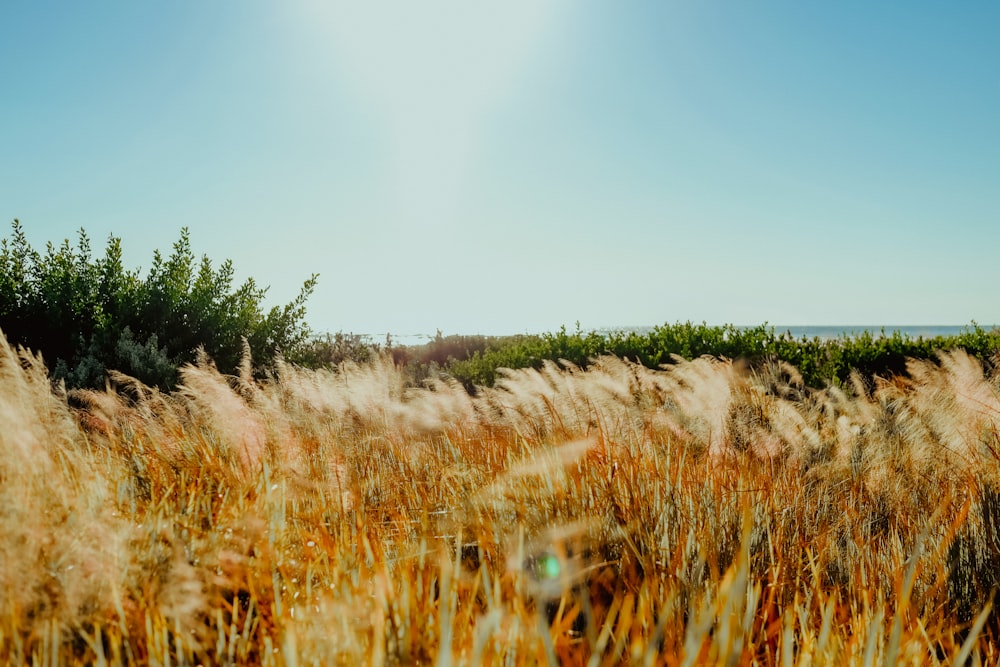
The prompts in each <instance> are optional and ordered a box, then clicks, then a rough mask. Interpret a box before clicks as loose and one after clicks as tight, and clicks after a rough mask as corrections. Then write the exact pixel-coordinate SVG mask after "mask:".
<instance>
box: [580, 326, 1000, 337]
mask: <svg viewBox="0 0 1000 667" xmlns="http://www.w3.org/2000/svg"><path fill="white" fill-rule="evenodd" d="M768 326H769V327H771V326H773V328H774V332H775V333H776V334H779V335H780V334H783V333H785V332H786V331H787V332H788V333H790V334H791V335H792V338H796V339H801V338H803V337H805V338H808V339H810V340H811V339H813V338H819V339H820V340H829V339H831V338H840V337H842V336H847V337H849V338H854V337H857V336H860V335H862V334H864V333H866V332H867V333H870V334H871V335H873V336H876V337H877V336H879V335H881V334H882V333H885V335H886V336H892V335H893V334H894V333H895V332H897V331H898V332H899V333H900V334H902V335H903V336H909V337H910V338H921V337H923V338H937V337H938V336H957V335H958V334H961V333H964V332H966V331H970V330H971V329H972V327H971V326H970V325H948V324H929V325H921V326H894V325H885V326H882V325H876V326H864V325H825V326H801V325H792V326H788V325H781V326H779V325H768ZM979 326H980V328H982V329H984V330H985V331H990V330H992V329H995V328H996V325H982V324H981V325H979ZM741 328H747V329H749V328H752V327H741ZM653 329H654V327H651V326H644V327H621V328H617V329H616V328H614V327H611V328H607V329H599V330H598V331H599V332H600V333H610V332H612V331H634V332H636V333H648V332H650V331H652V330H653Z"/></svg>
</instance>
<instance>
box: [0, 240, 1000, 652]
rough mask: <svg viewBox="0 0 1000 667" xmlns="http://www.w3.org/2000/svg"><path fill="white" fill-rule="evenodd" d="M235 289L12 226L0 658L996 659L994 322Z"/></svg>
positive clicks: (5, 323)
mask: <svg viewBox="0 0 1000 667" xmlns="http://www.w3.org/2000/svg"><path fill="white" fill-rule="evenodd" d="M233 274H234V271H233V267H232V264H231V263H230V262H225V263H223V264H222V265H221V266H220V267H219V268H218V269H215V268H213V265H212V263H211V262H210V261H209V260H208V259H207V258H206V257H203V258H202V259H201V262H200V263H197V262H195V258H194V255H193V253H192V252H191V249H190V243H189V239H188V234H187V232H186V231H184V232H182V235H181V239H180V240H179V241H178V242H177V243H176V244H175V245H174V247H173V252H172V253H171V254H170V255H169V256H168V257H166V258H164V257H162V256H161V255H160V254H159V253H157V254H156V255H155V256H154V258H153V263H152V266H151V268H150V270H149V272H148V274H147V275H146V276H145V277H143V276H140V275H139V274H138V273H137V272H135V271H129V270H126V269H125V268H124V267H123V266H122V261H121V247H120V242H119V241H118V240H117V239H115V238H111V239H110V240H109V243H108V247H107V249H106V251H105V253H104V256H103V257H101V258H98V259H96V260H95V259H93V258H92V257H91V254H90V246H89V240H88V238H87V236H86V234H85V233H83V232H81V233H80V236H79V240H78V243H77V244H76V245H75V246H74V245H72V244H70V243H69V242H66V243H64V244H63V245H62V246H59V247H53V246H51V245H50V246H48V247H47V249H46V252H45V253H38V252H36V251H35V250H33V249H32V248H31V247H30V245H29V244H28V243H27V240H26V238H25V236H24V233H23V230H22V229H21V227H20V225H18V224H17V223H16V221H15V225H14V230H13V234H12V237H11V238H10V239H8V240H5V241H4V242H3V243H2V245H0V329H3V331H4V332H6V333H7V334H8V335H9V336H10V341H11V342H12V343H16V344H17V345H18V346H24V347H29V348H32V349H35V350H40V351H42V353H43V354H44V357H45V359H46V360H47V361H48V362H49V363H50V364H52V367H51V369H49V368H46V366H45V364H44V363H43V361H42V360H41V358H39V357H38V356H36V355H35V354H33V353H32V352H30V351H28V350H26V349H23V348H22V349H15V346H14V345H9V344H8V343H7V340H6V339H4V337H3V335H2V334H0V564H2V566H0V590H2V591H4V595H3V596H2V598H0V663H3V664H8V663H9V664H108V665H118V664H163V665H165V664H248V665H299V664H317V665H319V664H322V665H326V664H430V663H432V662H436V663H437V664H471V665H478V664H550V665H553V664H587V665H614V664H667V665H695V664H726V665H756V664H759V665H777V664H845V665H875V664H884V665H891V664H952V665H962V664H968V662H969V661H970V660H972V661H973V664H982V663H985V664H996V663H997V661H998V660H1000V652H998V648H997V647H998V646H1000V614H997V613H996V612H995V611H994V597H995V594H996V591H997V590H998V588H1000V548H998V544H1000V539H998V535H1000V372H998V370H997V362H998V361H1000V353H998V336H997V334H996V333H995V332H987V331H984V330H982V329H980V328H979V327H977V326H973V327H971V328H970V329H969V330H967V331H966V332H965V333H963V334H961V335H959V336H955V337H951V338H936V339H931V340H924V339H916V340H912V339H909V338H906V337H904V336H900V335H898V334H893V335H889V336H861V337H858V338H856V339H848V338H841V339H837V340H834V341H821V340H818V339H814V340H795V339H793V338H792V337H791V336H789V335H787V334H779V333H775V332H774V331H773V330H772V329H770V328H768V327H763V326H762V327H754V328H749V329H743V328H738V327H733V326H723V327H710V326H707V325H695V324H691V323H680V324H674V325H663V326H661V327H656V328H654V329H653V330H651V331H650V332H648V333H643V334H640V333H635V332H619V333H612V334H609V335H602V334H598V333H584V332H581V331H579V330H577V331H576V332H574V333H570V332H567V331H566V330H565V329H563V330H560V331H559V332H555V333H548V334H540V335H524V336H514V337H503V338H491V337H482V336H444V335H441V334H440V333H439V334H438V336H437V337H435V338H434V339H433V340H431V341H430V342H429V343H428V344H426V345H423V346H414V347H405V348H404V347H400V346H396V345H393V344H392V342H391V340H387V341H386V343H385V344H384V345H382V344H374V343H372V342H371V341H370V340H368V339H366V338H364V337H362V336H356V335H351V334H343V333H339V334H336V335H332V334H331V335H326V336H322V337H316V336H311V335H310V333H309V330H308V328H307V327H306V325H305V323H304V316H305V310H304V303H305V300H306V298H307V296H308V295H309V293H310V292H311V290H312V288H313V286H314V284H315V276H314V277H313V278H311V279H310V280H308V281H306V284H305V286H304V287H303V290H302V293H301V294H300V296H299V298H297V299H296V300H294V301H293V302H292V303H290V304H288V305H287V306H285V307H283V308H274V309H272V310H270V311H269V312H267V313H266V314H265V313H264V311H263V309H262V306H261V303H262V299H263V297H264V290H262V289H259V288H258V287H257V286H256V285H255V284H254V282H253V281H252V280H250V281H247V282H246V283H245V284H244V285H242V286H241V287H239V288H236V289H233V287H232V280H233ZM244 340H245V341H246V344H244ZM199 349H201V350H204V351H205V353H206V354H204V355H202V354H199V353H198V350H199ZM278 352H280V353H282V354H283V355H284V358H285V359H287V360H288V361H287V362H286V361H285V360H283V359H282V358H280V357H276V356H275V354H276V353H278ZM210 358H211V359H214V360H215V362H214V363H213V362H212V361H211V360H210ZM557 359H558V360H563V361H559V362H558V363H557V362H555V361H553V360H557ZM251 360H253V363H255V364H257V366H256V368H254V367H253V366H252V363H251ZM292 362H294V363H292ZM307 366H309V367H312V368H307ZM115 369H117V370H120V371H123V372H124V373H126V374H127V375H128V376H131V377H126V376H123V375H115V378H116V381H115V382H114V383H111V384H110V385H108V384H106V383H105V382H104V381H103V380H104V378H105V376H106V375H107V374H108V373H110V372H111V371H112V370H115ZM503 369H506V370H503ZM851 369H856V370H854V371H852V370H851ZM255 371H256V372H255ZM53 376H54V377H55V379H57V380H62V382H53V381H52V380H53ZM135 378H138V379H135ZM154 386H156V387H159V388H160V389H161V391H155V390H153V388H152V387H154ZM67 387H68V389H67ZM73 387H77V388H73ZM81 387H90V388H81ZM470 389H471V390H472V391H470Z"/></svg>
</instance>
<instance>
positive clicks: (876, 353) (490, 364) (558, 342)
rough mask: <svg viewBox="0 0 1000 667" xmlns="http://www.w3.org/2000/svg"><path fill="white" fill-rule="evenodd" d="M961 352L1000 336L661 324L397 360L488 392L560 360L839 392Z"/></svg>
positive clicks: (990, 351) (464, 339) (470, 341)
mask: <svg viewBox="0 0 1000 667" xmlns="http://www.w3.org/2000/svg"><path fill="white" fill-rule="evenodd" d="M953 349H961V350H964V351H966V352H968V353H969V354H971V355H973V356H974V357H976V358H977V359H979V360H980V361H982V362H984V363H987V364H989V363H990V360H991V359H992V357H993V355H994V354H996V353H997V352H998V351H1000V335H998V333H997V332H996V331H987V330H985V329H983V328H981V327H979V326H978V325H975V324H973V325H971V326H970V327H969V328H967V329H966V331H965V332H963V333H961V334H959V335H956V336H946V337H936V338H922V337H918V338H912V337H910V336H906V335H903V334H901V333H899V332H898V331H894V332H891V333H889V334H885V333H883V334H881V335H872V334H870V333H867V332H866V333H863V334H861V335H859V336H854V337H850V336H841V337H840V338H835V339H827V340H824V339H820V338H811V339H809V338H798V339H797V338H794V337H793V336H792V335H791V334H790V333H788V332H776V331H775V329H774V328H773V327H768V326H767V325H760V326H755V327H736V326H733V325H724V326H709V325H707V324H692V323H691V322H685V323H677V324H664V325H661V326H657V327H654V328H653V329H652V330H650V331H649V332H646V333H639V332H635V331H613V332H610V333H607V334H603V333H597V332H587V333H585V332H582V331H580V329H579V327H578V328H577V330H576V332H575V333H570V332H567V330H566V328H565V327H563V328H562V329H561V330H560V331H558V332H555V333H543V334H538V335H522V336H507V337H482V336H447V337H443V336H441V335H440V334H439V335H438V337H437V338H435V339H434V340H432V341H431V342H429V343H428V344H426V345H424V346H419V347H415V348H413V349H411V350H404V351H402V352H397V358H398V359H400V360H403V361H404V362H406V363H409V364H410V365H411V367H412V368H413V369H414V370H413V373H414V375H418V376H419V375H420V373H421V371H422V370H423V369H424V367H426V366H428V365H433V366H435V367H437V368H440V369H443V370H444V371H445V372H447V374H449V375H451V376H452V377H454V378H456V379H458V380H459V381H461V382H462V383H463V384H465V385H466V386H467V387H469V388H472V387H475V386H477V385H487V386H490V385H492V384H493V383H494V382H495V381H496V379H497V371H498V369H500V368H536V369H538V368H541V367H542V365H543V363H544V362H545V361H557V360H565V361H569V362H570V363H572V364H574V365H577V366H583V367H585V366H587V365H588V363H589V361H590V360H591V359H595V358H598V357H601V356H606V355H613V356H616V357H621V358H625V359H629V360H631V361H635V362H638V363H640V364H642V365H644V366H646V367H647V368H659V367H660V366H661V365H663V364H673V363H676V362H677V361H678V360H679V358H680V359H687V360H691V359H697V358H698V357H701V356H706V355H707V356H712V357H723V358H727V359H732V360H741V361H744V362H747V363H748V364H750V365H751V367H758V366H760V365H761V364H765V363H772V362H775V361H778V360H780V361H785V362H787V363H789V364H791V365H792V366H794V367H795V368H797V369H798V371H799V372H800V373H801V375H802V378H803V380H804V382H805V383H806V384H807V385H808V386H810V387H813V388H822V387H824V386H826V385H827V384H830V383H832V384H836V385H840V386H844V385H845V384H846V383H847V381H848V379H849V378H850V376H851V373H852V371H857V372H859V373H860V374H861V376H862V377H864V378H866V379H868V380H871V379H872V378H874V377H876V376H879V377H883V378H888V377H892V376H894V375H900V374H905V372H906V363H907V360H908V359H934V358H936V355H937V353H938V352H940V351H943V350H953Z"/></svg>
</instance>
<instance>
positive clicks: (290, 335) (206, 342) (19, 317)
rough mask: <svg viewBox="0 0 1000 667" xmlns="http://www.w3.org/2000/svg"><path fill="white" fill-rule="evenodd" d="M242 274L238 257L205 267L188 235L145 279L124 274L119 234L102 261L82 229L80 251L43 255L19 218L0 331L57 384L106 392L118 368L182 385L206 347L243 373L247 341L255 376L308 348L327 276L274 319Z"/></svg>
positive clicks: (1, 273) (3, 248) (165, 384)
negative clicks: (237, 273) (184, 368)
mask: <svg viewBox="0 0 1000 667" xmlns="http://www.w3.org/2000/svg"><path fill="white" fill-rule="evenodd" d="M233 277H234V269H233V264H232V262H231V261H229V260H226V261H225V262H223V263H222V264H221V265H220V266H219V267H218V268H215V267H214V266H213V264H212V261H211V260H210V259H209V258H208V257H207V256H202V257H201V259H200V260H196V258H195V255H194V253H193V252H192V250H191V243H190V237H189V234H188V230H187V229H186V228H185V229H182V230H181V237H180V239H179V240H178V241H177V242H176V243H174V245H173V250H172V252H171V253H170V255H169V256H167V257H164V256H163V255H162V254H161V253H160V252H159V251H156V252H155V253H154V255H153V261H152V265H151V266H150V269H149V272H148V274H147V275H146V276H145V277H142V276H140V275H139V273H138V272H137V271H129V270H127V269H125V268H124V267H123V265H122V249H121V240H120V239H118V238H116V237H114V236H111V237H109V239H108V244H107V247H106V248H105V251H104V255H103V257H100V258H96V259H95V258H93V257H92V256H91V249H90V239H89V238H88V236H87V234H86V232H85V231H84V230H82V229H81V230H80V232H79V235H78V240H77V243H76V245H75V246H74V245H73V244H71V243H70V242H69V240H66V241H64V242H63V243H62V245H60V246H58V247H57V246H54V245H52V244H51V243H49V244H47V246H46V249H45V252H44V253H39V252H38V251H36V250H35V249H34V248H32V247H31V245H30V244H29V243H28V240H27V238H26V236H25V234H24V230H23V228H22V227H21V224H20V222H18V221H17V220H14V223H13V226H12V233H11V236H10V237H9V238H7V239H3V240H2V241H0V329H2V330H3V331H4V333H5V334H6V336H7V338H8V340H9V341H10V342H11V343H14V344H17V345H22V346H24V347H27V348H31V349H33V350H36V351H38V352H41V354H42V355H43V357H44V358H45V360H46V362H47V363H48V364H49V367H50V368H51V369H52V375H53V377H54V379H57V380H64V381H65V382H66V384H67V385H68V386H71V387H100V386H102V385H103V383H104V381H105V378H106V376H107V370H110V369H114V370H119V371H121V372H123V373H126V374H128V375H131V376H133V377H136V378H138V379H140V380H142V381H143V382H145V383H147V384H150V385H155V386H158V387H161V388H164V389H167V388H172V387H173V385H174V384H175V382H176V378H177V374H176V370H177V367H178V366H179V365H181V364H184V363H188V362H191V361H194V360H195V356H196V354H197V351H198V349H203V350H204V351H205V353H207V354H208V356H209V357H211V358H212V359H213V360H214V361H215V363H216V365H217V366H218V368H219V370H220V371H222V372H224V373H233V372H235V371H236V369H237V367H238V365H239V363H240V360H241V358H242V354H243V340H244V339H245V340H246V341H247V344H248V345H249V349H250V352H251V355H252V357H253V359H254V361H255V363H256V364H257V366H256V367H255V371H256V372H257V373H258V374H259V373H264V372H266V371H267V370H269V368H270V366H271V365H272V364H273V360H274V358H275V355H276V354H282V353H283V354H290V355H294V354H295V353H296V352H297V351H298V349H299V348H300V347H301V346H302V345H303V344H304V343H305V342H306V341H307V339H308V337H309V334H310V332H309V328H308V326H307V325H306V324H305V322H304V318H305V302H306V300H307V299H308V297H309V295H310V294H311V293H312V291H313V289H314V288H315V285H316V280H317V276H316V275H313V276H311V277H310V278H309V279H308V280H306V281H305V283H304V284H303V286H302V290H301V292H300V293H299V295H298V296H297V297H296V298H295V299H294V300H292V301H291V302H290V303H288V304H287V305H285V306H283V307H277V306H275V307H273V308H271V309H270V310H269V311H267V312H265V311H264V309H263V306H262V303H263V300H264V297H265V295H266V293H267V289H266V288H260V287H258V286H257V284H256V283H255V282H254V280H253V279H252V278H250V279H248V280H247V281H246V282H244V283H243V284H242V285H240V286H239V287H237V288H235V289H234V288H233Z"/></svg>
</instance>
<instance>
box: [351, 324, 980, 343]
mask: <svg viewBox="0 0 1000 667" xmlns="http://www.w3.org/2000/svg"><path fill="white" fill-rule="evenodd" d="M767 326H768V327H773V328H774V332H775V333H776V334H779V335H780V334H783V333H785V332H786V331H787V332H789V333H791V334H792V338H795V339H801V338H802V337H803V336H804V337H806V338H808V339H810V340H812V339H813V338H819V339H820V340H830V339H832V338H840V337H841V336H848V337H851V338H853V337H856V336H859V335H861V334H863V333H865V332H868V333H870V334H871V335H873V336H876V337H877V336H879V335H880V334H881V333H882V332H885V335H886V336H892V335H893V333H895V332H897V331H898V332H899V333H900V334H902V335H904V336H909V337H910V338H920V337H923V338H936V337H938V336H956V335H958V334H960V333H963V332H965V331H969V330H971V328H972V327H971V326H970V325H967V324H964V325H950V324H930V325H923V326H895V325H885V326H881V325H874V326H864V325H825V326H802V325H792V326H787V325H781V326H779V325H770V324H769V325H767ZM979 326H980V328H981V329H984V330H985V331H991V330H993V329H996V328H998V326H997V325H993V324H990V325H985V324H980V325H979ZM654 328H655V327H653V326H626V327H605V328H600V329H597V330H596V331H597V333H600V334H609V333H611V332H613V331H634V332H636V333H639V334H644V333H649V332H650V331H652V330H653V329H654ZM741 328H747V329H749V328H751V327H741ZM567 330H568V331H572V329H570V328H569V327H567ZM590 331H591V330H590V329H584V330H583V332H584V333H589V332H590ZM536 333H540V332H536ZM367 337H368V338H369V339H370V340H372V341H375V342H382V341H384V340H385V334H367ZM391 338H392V340H393V341H394V342H395V343H397V344H403V345H422V344H424V343H427V342H429V341H431V340H433V339H434V336H433V335H432V334H425V333H416V334H392V335H391Z"/></svg>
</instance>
